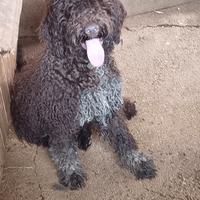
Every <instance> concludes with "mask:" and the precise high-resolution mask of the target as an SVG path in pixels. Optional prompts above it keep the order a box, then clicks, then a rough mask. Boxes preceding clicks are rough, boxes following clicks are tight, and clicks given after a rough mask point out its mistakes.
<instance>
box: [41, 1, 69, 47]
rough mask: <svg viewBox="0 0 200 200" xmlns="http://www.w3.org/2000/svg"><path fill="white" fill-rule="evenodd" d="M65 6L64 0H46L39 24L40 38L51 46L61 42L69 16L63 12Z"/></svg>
mask: <svg viewBox="0 0 200 200" xmlns="http://www.w3.org/2000/svg"><path fill="white" fill-rule="evenodd" d="M65 6H66V1H65V0H64V1H57V0H48V2H47V6H46V7H47V9H46V13H45V16H44V18H43V21H42V23H41V25H40V39H41V40H43V41H45V42H47V43H48V44H51V45H53V46H55V45H56V44H58V43H59V42H61V40H62V39H63V36H64V34H65V33H66V29H65V27H66V26H67V25H66V24H67V18H68V17H69V16H67V14H66V13H65ZM63 33H64V34H63Z"/></svg>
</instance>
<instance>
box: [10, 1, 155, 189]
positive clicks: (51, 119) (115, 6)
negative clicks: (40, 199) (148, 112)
mask: <svg viewBox="0 0 200 200" xmlns="http://www.w3.org/2000/svg"><path fill="white" fill-rule="evenodd" d="M125 16H126V11H125V10H124V8H123V6H122V4H121V3H120V2H119V1H118V0H50V1H49V5H48V11H47V15H46V17H45V18H44V20H43V22H42V24H41V39H42V40H43V41H44V42H45V44H46V49H45V52H44V55H43V56H42V59H41V61H40V62H39V64H37V65H34V66H30V67H25V68H24V69H22V71H21V72H20V73H16V75H15V79H14V87H13V90H12V92H11V93H12V102H11V113H12V117H13V124H14V127H15V130H16V134H17V136H18V137H19V138H20V139H25V140H26V141H27V142H29V143H33V144H36V145H44V146H47V147H48V150H49V153H50V155H51V157H52V159H53V161H54V162H55V164H56V166H57V169H58V174H59V180H60V183H62V184H63V185H65V186H67V187H69V188H70V189H78V188H80V187H83V186H84V185H85V181H86V179H87V178H86V177H87V176H86V173H85V171H84V169H83V167H82V166H81V163H80V160H79V156H78V153H77V151H78V147H79V148H81V149H84V150H86V149H87V147H88V146H89V145H90V136H91V133H92V132H91V126H93V125H95V126H96V127H98V128H99V130H100V132H101V133H102V135H103V136H104V137H105V138H106V139H107V140H108V141H109V142H110V144H111V146H112V147H113V148H114V150H115V152H116V153H117V154H118V156H119V160H120V161H121V163H122V164H123V166H124V167H126V168H128V169H129V170H130V172H132V173H134V174H135V176H136V177H137V178H138V179H143V178H152V177H154V176H155V174H156V170H155V167H154V164H153V161H152V160H151V159H149V158H148V157H147V156H145V155H144V154H143V153H140V152H138V149H137V145H136V143H135V140H134V139H133V136H132V135H131V133H130V132H129V130H128V128H127V125H126V123H125V121H124V118H125V117H124V116H123V114H121V113H122V112H121V111H125V115H126V117H127V118H129V119H130V118H131V117H132V116H133V115H134V114H135V107H134V105H133V104H131V103H130V102H129V101H125V103H124V102H123V99H122V96H121V87H122V82H121V77H120V73H119V71H118V69H117V68H116V65H115V62H114V59H113V57H112V50H113V48H114V44H118V43H119V42H120V33H121V28H122V25H123V21H124V18H125ZM89 23H95V24H97V25H98V26H99V27H100V29H99V32H98V37H101V39H102V41H103V44H102V45H103V49H104V51H105V60H104V65H103V66H101V67H99V68H96V67H93V66H92V65H91V64H90V62H89V60H88V57H87V52H86V50H85V49H84V48H83V46H82V45H81V44H82V43H83V42H84V41H85V40H86V39H87V38H86V35H85V32H84V30H85V27H86V26H87V25H88V24H89Z"/></svg>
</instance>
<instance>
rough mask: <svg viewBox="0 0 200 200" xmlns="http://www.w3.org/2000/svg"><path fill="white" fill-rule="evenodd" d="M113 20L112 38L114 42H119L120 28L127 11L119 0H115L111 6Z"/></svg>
mask: <svg viewBox="0 0 200 200" xmlns="http://www.w3.org/2000/svg"><path fill="white" fill-rule="evenodd" d="M113 11H114V12H113V17H114V19H113V21H114V28H113V30H114V31H113V40H114V42H115V44H119V43H120V36H121V29H122V26H123V23H124V20H125V18H126V16H127V12H126V10H125V8H124V6H123V5H122V3H121V2H119V1H118V0H117V3H116V4H115V5H114V8H113Z"/></svg>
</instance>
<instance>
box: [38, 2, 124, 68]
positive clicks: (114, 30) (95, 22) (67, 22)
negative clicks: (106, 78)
mask: <svg viewBox="0 0 200 200" xmlns="http://www.w3.org/2000/svg"><path fill="white" fill-rule="evenodd" d="M125 17H126V11H125V10H124V7H123V5H122V4H121V2H119V1H118V0H49V5H48V10H47V15H46V17H45V18H44V21H43V23H42V26H41V36H42V38H43V39H44V40H45V41H46V42H47V44H48V45H49V47H50V48H52V50H55V51H57V50H58V49H59V50H60V51H62V52H66V53H72V52H75V53H76V54H77V53H78V55H79V56H80V57H87V58H88V59H89V61H90V62H91V64H92V65H94V66H97V67H98V66H100V65H102V64H103V62H104V57H105V55H109V54H110V53H111V51H112V50H113V47H114V44H118V43H119V42H120V34H121V28H122V25H123V21H124V19H125ZM61 49H62V50H61Z"/></svg>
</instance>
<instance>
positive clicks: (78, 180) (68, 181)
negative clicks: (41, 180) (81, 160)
mask: <svg viewBox="0 0 200 200" xmlns="http://www.w3.org/2000/svg"><path fill="white" fill-rule="evenodd" d="M86 180H87V177H86V174H85V173H82V172H81V173H80V172H73V173H72V174H71V175H66V174H64V173H60V174H59V181H60V183H61V184H62V185H64V186H65V187H68V188H69V189H71V190H78V189H80V188H83V187H85V182H86Z"/></svg>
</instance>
